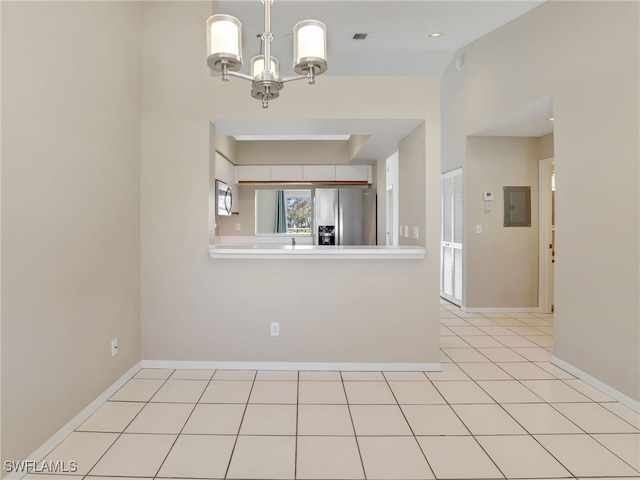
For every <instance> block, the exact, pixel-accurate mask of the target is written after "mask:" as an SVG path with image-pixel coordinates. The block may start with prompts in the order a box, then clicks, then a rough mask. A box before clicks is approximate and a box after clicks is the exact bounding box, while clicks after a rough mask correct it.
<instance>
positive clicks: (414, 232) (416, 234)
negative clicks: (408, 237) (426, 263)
mask: <svg viewBox="0 0 640 480" xmlns="http://www.w3.org/2000/svg"><path fill="white" fill-rule="evenodd" d="M419 237H420V230H418V227H413V239H414V240H418V238H419Z"/></svg>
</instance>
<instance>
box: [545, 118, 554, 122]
mask: <svg viewBox="0 0 640 480" xmlns="http://www.w3.org/2000/svg"><path fill="white" fill-rule="evenodd" d="M554 120H555V118H553V117H549V118H547V122H553V121H554Z"/></svg>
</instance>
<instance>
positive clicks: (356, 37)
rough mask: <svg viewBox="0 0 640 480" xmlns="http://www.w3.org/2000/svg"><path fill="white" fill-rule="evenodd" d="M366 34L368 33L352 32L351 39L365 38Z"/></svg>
mask: <svg viewBox="0 0 640 480" xmlns="http://www.w3.org/2000/svg"><path fill="white" fill-rule="evenodd" d="M367 35H369V34H368V33H354V34H353V39H354V40H365V39H366V38H367Z"/></svg>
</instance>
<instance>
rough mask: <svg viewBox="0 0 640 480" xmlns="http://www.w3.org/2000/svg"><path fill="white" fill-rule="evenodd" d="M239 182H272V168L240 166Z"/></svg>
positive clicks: (265, 166)
mask: <svg viewBox="0 0 640 480" xmlns="http://www.w3.org/2000/svg"><path fill="white" fill-rule="evenodd" d="M238 181H239V182H270V181H271V166H270V165H239V166H238Z"/></svg>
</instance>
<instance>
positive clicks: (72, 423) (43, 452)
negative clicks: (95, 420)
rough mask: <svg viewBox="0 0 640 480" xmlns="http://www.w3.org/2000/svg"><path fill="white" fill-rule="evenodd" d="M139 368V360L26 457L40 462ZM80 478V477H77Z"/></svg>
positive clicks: (10, 477)
mask: <svg viewBox="0 0 640 480" xmlns="http://www.w3.org/2000/svg"><path fill="white" fill-rule="evenodd" d="M140 368H141V362H138V363H136V364H135V365H134V366H133V367H131V368H130V369H129V370H127V372H126V373H125V374H124V375H122V376H121V377H120V378H119V379H118V380H116V381H115V382H114V383H113V384H112V385H111V386H110V387H108V388H107V389H106V390H105V391H104V392H102V394H100V396H99V397H98V398H96V399H95V400H94V401H92V402H91V403H90V404H89V405H87V406H86V407H85V408H84V409H83V410H82V411H81V412H80V413H78V414H77V415H76V416H75V417H73V418H72V419H71V420H69V421H68V422H67V423H66V424H65V425H64V426H63V427H62V428H61V429H60V430H58V431H57V432H56V433H54V434H53V435H52V436H51V437H50V438H49V439H48V440H47V441H46V442H44V443H43V444H42V445H41V446H40V447H39V448H38V449H37V450H36V451H35V452H33V453H32V454H31V455H29V456H28V457H27V459H28V460H33V461H35V462H40V461H41V460H43V459H44V458H45V457H46V456H47V455H48V454H49V453H50V452H51V451H52V450H53V449H54V448H56V447H57V446H58V445H59V444H60V443H61V442H62V441H63V440H64V439H65V438H67V437H68V436H69V435H71V434H72V433H73V432H74V431H75V429H76V428H78V427H79V426H80V425H82V424H83V423H84V422H85V420H87V419H88V418H89V417H90V416H91V415H93V413H94V412H95V411H96V410H98V408H100V407H101V406H102V405H103V404H104V403H105V402H106V401H107V400H108V399H109V398H110V397H111V396H112V395H113V394H114V393H116V392H117V391H118V390H120V388H121V387H122V386H123V385H124V384H125V383H127V382H128V381H129V380H130V379H131V378H132V377H133V376H134V375H135V374H136V373H138V371H139V370H140ZM28 473H29V472H28V471H24V472H17V471H16V472H11V473H8V474H7V475H6V476H5V477H4V478H3V480H19V479H20V478H22V477H24V476H25V475H27V474H28ZM78 478H80V477H78Z"/></svg>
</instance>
